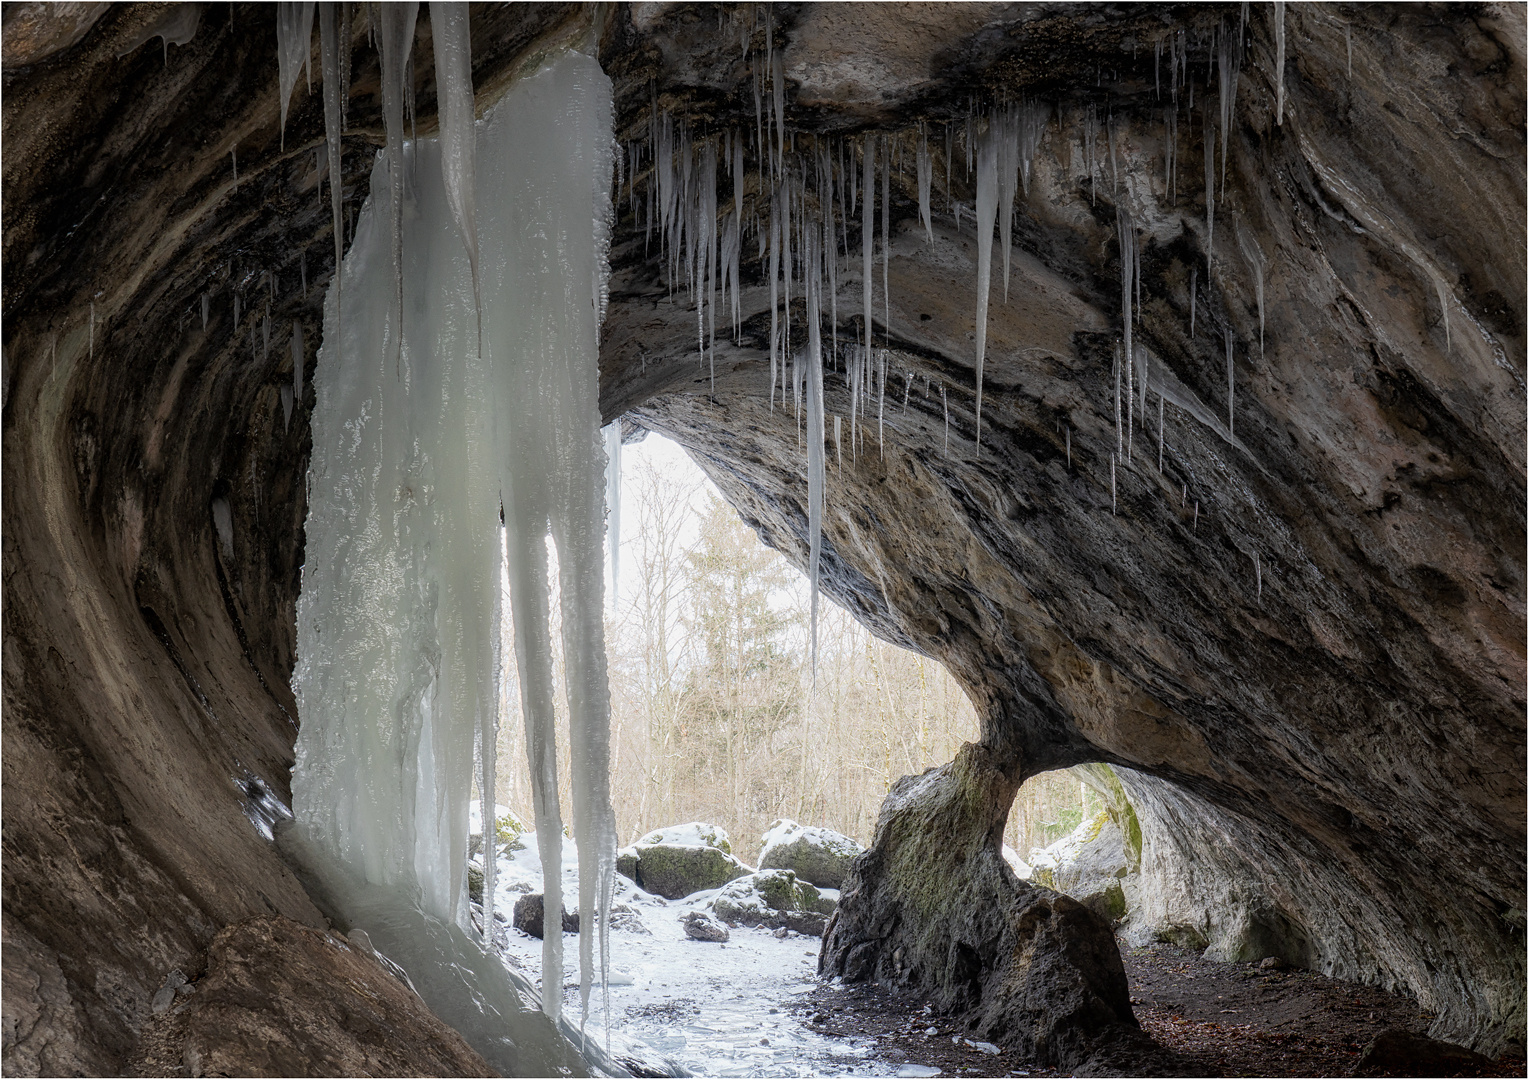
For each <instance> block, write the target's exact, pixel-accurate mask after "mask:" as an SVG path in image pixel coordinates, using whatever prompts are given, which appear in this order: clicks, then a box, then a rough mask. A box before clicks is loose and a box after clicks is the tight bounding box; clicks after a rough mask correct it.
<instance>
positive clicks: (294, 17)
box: [268, 0, 313, 150]
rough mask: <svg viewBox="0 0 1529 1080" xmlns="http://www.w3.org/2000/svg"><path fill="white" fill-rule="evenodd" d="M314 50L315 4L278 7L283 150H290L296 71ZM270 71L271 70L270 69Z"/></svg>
mask: <svg viewBox="0 0 1529 1080" xmlns="http://www.w3.org/2000/svg"><path fill="white" fill-rule="evenodd" d="M312 49H313V0H304V2H302V3H296V4H287V3H282V4H277V5H276V68H277V82H278V84H279V85H280V91H279V92H280V94H281V148H282V149H283V150H285V149H286V147H287V105H288V103H289V102H290V101H291V98H292V91H293V90H294V89H296V87H297V70H298V68H300V67H302V66H303V65H304V64H306V63H308V58H309V56H310V55H311V53H312ZM268 70H269V69H268Z"/></svg>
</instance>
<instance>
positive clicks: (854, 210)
mask: <svg viewBox="0 0 1529 1080" xmlns="http://www.w3.org/2000/svg"><path fill="white" fill-rule="evenodd" d="M769 19H770V17H769V16H768V15H767V16H766V24H765V27H764V35H763V37H764V49H763V50H762V52H759V53H757V54H756V59H757V61H758V62H757V63H756V64H755V65H754V68H753V70H754V77H753V89H754V105H755V109H754V114H755V115H754V121H755V122H754V125H753V126H752V128H744V129H727V130H723V131H719V132H698V131H695V130H693V129H692V127H691V125H690V124H689V123H687V122H685V121H684V120H682V119H676V118H675V117H674V116H672V115H671V114H670V113H669V112H668V111H667V110H665V109H664V108H662V107H661V106H660V103H659V102H658V100H657V99H656V97H655V99H654V101H653V103H652V108H651V110H650V119H649V127H648V131H647V138H646V140H644V141H641V142H633V143H629V144H627V145H626V146H625V147H624V148H623V151H622V154H621V159H622V164H623V166H624V171H625V175H626V177H627V184H626V198H627V200H628V204H629V209H630V210H631V212H632V214H633V215H634V218H635V219H636V220H637V221H638V223H639V226H640V228H641V229H642V232H643V235H644V239H645V241H646V243H647V244H648V245H650V247H651V246H652V245H654V244H656V245H657V246H658V249H659V252H658V254H659V258H660V261H661V263H662V265H663V266H664V267H665V269H666V271H667V279H668V281H669V282H670V283H671V287H676V286H677V287H678V288H680V289H683V290H684V291H686V292H688V293H689V295H690V297H691V298H692V301H693V303H694V307H695V315H696V348H697V356H698V358H699V359H700V360H701V362H702V363H704V364H706V365H707V366H708V369H709V372H710V375H711V379H712V383H713V386H714V385H715V375H716V368H715V363H716V347H717V322H718V308H719V306H721V307H723V308H724V309H725V311H726V315H724V330H725V331H727V330H730V331H731V333H732V335H733V337H734V340H735V341H736V340H737V339H738V336H739V334H740V325H739V321H740V311H741V301H740V291H741V288H742V278H741V276H740V270H739V264H740V260H741V258H742V254H743V251H744V246H745V244H747V243H749V242H753V243H754V244H755V245H756V247H755V250H756V251H757V255H758V258H759V261H760V265H761V268H762V269H764V271H765V273H764V275H763V276H765V277H766V279H767V287H768V290H769V306H770V328H769V339H768V354H769V362H770V405H771V408H774V406H775V403H776V395H777V393H779V394H780V397H781V401H782V402H783V403H784V402H785V400H786V398H787V397H789V398H790V399H791V402H792V405H793V407H794V409H795V411H796V415H797V420H798V427H799V429H800V426H801V421H802V418H803V413H804V411H805V418H806V428H807V431H806V444H807V463H806V465H807V477H808V529H809V555H808V561H809V570H808V572H809V580H810V587H811V596H812V600H811V609H812V613H813V614H812V642H813V646H812V653H813V656H814V658H815V657H816V640H817V631H816V627H817V619H816V612H817V608H818V564H819V561H820V556H821V528H820V526H821V520H822V506H823V477H824V468H823V455H824V453H825V450H826V437H827V432H826V424H825V417H824V402H823V390H822V381H823V376H824V369H825V365H826V366H829V368H830V369H831V370H842V371H843V374H844V377H845V382H846V384H847V388H848V390H849V391H850V393H849V428H850V444H851V454H852V456H853V455H857V454H858V453H859V450H860V448H861V446H862V440H863V432H865V431H866V430H867V429H868V427H869V425H868V422H867V420H866V419H863V416H865V415H868V410H869V409H871V408H872V407H874V408H875V411H876V427H877V438H878V442H880V441H881V437H882V429H883V425H884V419H885V396H886V387H887V379H888V374H887V368H888V355H887V350H886V349H885V348H877V347H876V344H875V336H876V333H877V327H876V321H877V316H878V311H877V305H876V303H875V288H876V269H877V266H876V235H877V225H878V220H877V214H876V211H877V201H878V200H877V190H878V188H879V189H880V200H879V201H880V218H879V227H880V248H881V251H880V255H881V258H880V271H881V275H880V276H881V283H880V284H881V301H882V303H881V309H880V312H879V315H880V323H881V327H880V331H881V333H882V335H883V341H884V342H886V341H890V337H891V333H892V328H891V321H892V313H891V295H890V270H889V265H890V252H891V236H890V232H891V229H890V222H891V207H892V176H893V174H894V173H897V172H900V170H901V169H902V167H903V162H902V160H901V154H902V151H903V148H904V144H903V142H902V141H901V140H894V139H892V138H890V137H887V136H884V135H877V134H868V135H864V136H860V137H847V138H839V137H822V136H817V135H808V134H802V133H798V132H794V131H792V130H791V129H790V128H789V126H788V124H787V120H786V116H785V78H784V72H783V68H782V57H781V54H780V53H779V52H778V51H776V50H775V48H774V41H773V38H774V31H773V24H772V23H771V22H770V21H769ZM757 29H758V27H757V26H753V25H751V26H748V27H745V28H744V34H743V46H744V49H743V51H744V54H745V57H747V56H748V54H749V51H750V49H751V48H752V43H753V37H754V33H755V31H757ZM1050 112H1051V110H1050V106H1049V105H1044V104H1041V103H1038V102H1024V103H1013V104H1003V105H1000V106H998V107H997V108H994V109H992V110H989V111H988V112H986V113H980V112H976V111H974V112H973V113H972V114H971V115H970V116H968V117H967V118H966V120H965V122H964V124H949V125H947V127H946V140H945V159H946V166H945V167H946V174H947V177H948V176H949V171H950V167H951V153H952V142H953V137H954V134H955V133H956V132H957V130H960V129H964V134H965V142H966V147H967V157H968V162H967V164H968V170H970V168H971V165H972V162H971V157H972V153H973V148H976V154H977V158H978V162H977V176H978V181H977V186H978V198H977V203H978V206H977V218H978V235H979V239H980V238H983V237H985V240H982V241H981V242H980V243H979V248H980V253H979V272H978V282H977V297H976V305H975V306H976V326H977V342H976V355H975V364H976V372H977V388H978V389H977V418H978V438H979V441H980V432H981V403H982V389H981V387H982V367H983V360H984V356H985V352H986V323H987V308H988V292H989V285H990V279H991V276H992V275H991V266H992V254H993V252H992V237H993V228H994V224H995V222H998V221H1000V220H1001V233H1002V240H1003V244H1002V249H1001V250H1002V253H1003V266H1004V290H1005V296H1007V291H1008V282H1009V267H1010V252H1011V250H1012V232H1013V216H1014V203H1015V199H1016V193H1017V191H1018V190H1019V189H1020V188H1021V187H1022V188H1023V189H1024V190H1025V191H1026V192H1028V190H1029V185H1030V172H1031V162H1032V160H1033V159H1034V156H1035V151H1036V148H1037V147H1038V145H1039V142H1040V138H1041V134H1042V131H1043V129H1044V126H1045V123H1046V121H1047V119H1048V118H1049V116H1050ZM746 153H748V154H750V155H751V156H752V158H753V163H754V165H755V169H756V175H757V182H756V183H755V184H749V183H746V177H747V176H748V175H749V173H748V170H747V169H746V166H745V154H746ZM857 158H858V160H857ZM914 165H915V169H916V174H917V185H918V201H919V219H920V221H921V223H922V224H923V226H924V229H925V232H926V235H927V237H928V238H929V239H930V240H932V239H933V236H934V232H933V223H932V210H931V205H930V203H931V192H932V187H933V183H932V181H933V165H932V157H931V153H930V146H929V139H928V134H927V132H926V131H925V130H924V129H923V128H922V127H921V128H920V130H919V132H918V138H917V143H916V148H915V161H914ZM724 179H725V180H726V181H730V183H728V184H727V185H725V186H724V185H723V183H722V182H723V180H724ZM729 188H730V189H731V190H730V193H731V196H732V197H731V200H730V201H722V202H720V203H719V198H718V193H719V191H721V192H722V193H723V194H724V195H726V194H727V193H728V191H729ZM955 209H956V211H957V213H958V215H959V207H956V208H955ZM857 231H858V234H859V236H858V239H859V245H858V247H859V251H858V255H859V259H858V263H859V266H858V268H857V267H855V265H854V264H855V262H856V261H857V260H855V258H854V255H855V253H854V252H853V251H852V243H853V240H854V239H855V235H854V234H855V233H856V232H857ZM856 269H858V271H859V277H860V305H859V307H860V312H859V314H860V326H859V330H858V333H857V334H856V338H857V339H856V340H854V341H845V342H841V341H840V339H839V328H840V321H839V306H838V305H839V300H840V293H841V279H843V278H845V277H848V276H852V275H853V273H854V271H855V270H856ZM798 300H800V301H803V302H804V307H805V311H804V312H802V313H800V314H798V316H797V319H798V325H799V324H800V321H801V318H802V315H803V314H804V315H805V321H806V331H807V333H806V337H807V340H806V341H805V342H803V341H801V340H800V335H798V339H797V340H796V341H795V342H793V340H792V335H793V321H792V312H793V310H794V308H793V304H794V302H796V301H798ZM729 316H730V324H729V318H728V317H729ZM825 316H826V318H827V321H828V334H827V338H828V340H827V341H826V342H825V341H824V340H823V337H824V335H823V325H822V320H823V318H824V317H825ZM907 383H908V387H909V388H911V384H912V377H911V374H910V375H908V376H907ZM941 393H942V395H943V393H944V390H943V388H942V390H941ZM905 398H906V394H905ZM841 419H842V418H840V417H837V416H836V417H834V444H835V447H836V450H837V452H838V453H839V455H840V457H841V458H842V456H843V446H842V424H841Z"/></svg>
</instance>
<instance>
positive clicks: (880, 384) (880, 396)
mask: <svg viewBox="0 0 1529 1080" xmlns="http://www.w3.org/2000/svg"><path fill="white" fill-rule="evenodd" d="M877 358H878V359H879V360H880V361H881V371H880V372H879V378H878V381H877V384H876V387H877V389H876V446H877V448H878V449H879V450H880V451H881V456H882V457H883V458H885V457H886V456H887V444H886V442H885V441H884V440H883V439H882V427H881V424H882V419H883V417H885V416H886V412H887V350H885V349H882V350H881V352H880V354H878V357H877Z"/></svg>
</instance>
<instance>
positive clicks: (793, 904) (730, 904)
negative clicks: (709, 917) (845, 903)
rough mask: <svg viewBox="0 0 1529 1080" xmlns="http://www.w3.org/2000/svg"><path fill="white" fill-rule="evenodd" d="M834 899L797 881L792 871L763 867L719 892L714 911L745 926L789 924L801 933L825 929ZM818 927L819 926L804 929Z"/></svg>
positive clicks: (819, 931) (818, 931)
mask: <svg viewBox="0 0 1529 1080" xmlns="http://www.w3.org/2000/svg"><path fill="white" fill-rule="evenodd" d="M834 907H835V904H834V901H833V900H832V899H831V898H830V897H826V896H824V895H823V894H822V893H820V892H818V890H817V889H816V888H815V887H813V886H812V884H810V883H809V882H806V881H799V880H797V876H796V874H795V873H793V872H792V871H790V870H761V871H759V872H758V873H755V874H749V875H748V876H747V877H741V878H738V879H737V880H736V881H732V882H729V883H728V885H727V886H726V887H725V888H724V889H723V890H722V891H721V892H720V893H718V894H717V898H716V900H714V901H713V902H712V910H713V911H715V912H716V913H717V916H718V917H719V918H722V919H726V920H727V921H728V922H733V923H742V924H743V925H745V926H769V927H778V926H786V927H789V928H790V929H793V930H797V931H799V932H801V933H816V934H821V933H822V932H823V930H822V927H823V916H825V915H831V914H832V913H833V909H834ZM806 926H815V927H816V928H817V929H816V930H812V929H804V928H803V927H806Z"/></svg>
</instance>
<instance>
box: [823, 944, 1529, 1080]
mask: <svg viewBox="0 0 1529 1080" xmlns="http://www.w3.org/2000/svg"><path fill="white" fill-rule="evenodd" d="M1121 957H1122V959H1123V960H1124V961H1125V967H1126V976H1127V978H1128V979H1129V981H1130V986H1131V1004H1132V1006H1133V1008H1134V1009H1135V1012H1136V1018H1137V1019H1138V1020H1139V1021H1140V1022H1141V1026H1142V1028H1143V1029H1144V1030H1145V1031H1146V1032H1147V1033H1148V1034H1149V1035H1151V1036H1152V1037H1153V1038H1154V1039H1156V1040H1157V1041H1158V1042H1159V1043H1160V1044H1161V1045H1162V1046H1163V1047H1164V1048H1166V1049H1167V1050H1169V1051H1171V1052H1173V1053H1175V1054H1177V1055H1180V1056H1181V1057H1182V1058H1183V1059H1185V1060H1186V1062H1189V1063H1193V1066H1194V1068H1193V1069H1186V1070H1185V1071H1186V1072H1191V1071H1192V1072H1197V1073H1200V1074H1201V1075H1207V1076H1349V1075H1352V1074H1353V1070H1354V1068H1355V1066H1356V1064H1357V1063H1358V1061H1359V1057H1360V1053H1361V1051H1362V1050H1363V1049H1364V1047H1365V1046H1366V1045H1367V1044H1368V1043H1369V1042H1370V1041H1371V1040H1372V1039H1373V1038H1374V1037H1375V1036H1376V1035H1378V1034H1380V1032H1382V1031H1383V1030H1385V1029H1387V1028H1405V1029H1407V1030H1409V1031H1415V1032H1419V1033H1421V1032H1425V1031H1426V1030H1427V1028H1428V1024H1429V1021H1430V1020H1431V1019H1432V1018H1431V1017H1430V1016H1428V1015H1427V1014H1426V1013H1423V1012H1422V1011H1421V1010H1419V1009H1418V1007H1417V1003H1416V1002H1415V1001H1413V1000H1411V999H1410V998H1407V997H1404V996H1402V995H1399V994H1388V993H1386V992H1385V991H1383V990H1378V989H1376V988H1374V987H1368V986H1360V985H1357V984H1355V983H1348V982H1342V981H1340V980H1337V979H1328V978H1324V977H1323V976H1321V975H1316V974H1313V973H1312V972H1309V971H1296V970H1289V969H1285V970H1269V969H1265V968H1262V967H1260V966H1259V965H1257V964H1228V963H1220V962H1217V961H1214V960H1205V959H1203V958H1202V957H1201V956H1200V955H1199V954H1198V953H1196V952H1193V951H1190V950H1187V949H1179V948H1175V947H1174V946H1171V945H1160V946H1153V947H1150V948H1143V949H1131V948H1126V947H1122V948H1121ZM793 1011H796V1012H798V1013H799V1014H800V1016H801V1018H802V1021H803V1022H804V1023H805V1024H806V1025H807V1026H808V1027H810V1028H812V1029H813V1030H815V1031H818V1032H821V1033H823V1034H832V1035H845V1036H860V1037H865V1038H873V1039H875V1040H876V1041H877V1043H878V1044H879V1049H878V1051H877V1053H876V1055H875V1057H876V1058H877V1059H879V1060H882V1061H885V1062H888V1063H889V1064H893V1065H898V1064H902V1063H908V1064H912V1065H920V1066H925V1067H928V1068H937V1069H939V1070H940V1075H943V1076H1058V1075H1063V1074H1059V1073H1057V1072H1056V1071H1055V1070H1051V1069H1046V1068H1043V1067H1040V1066H1037V1065H1036V1064H1034V1063H1033V1062H1029V1061H1026V1060H1024V1059H1023V1058H1022V1057H1020V1056H1019V1055H1018V1054H1015V1053H1012V1052H1009V1051H1001V1052H999V1053H996V1054H995V1053H993V1052H991V1051H992V1049H996V1048H989V1047H987V1046H986V1045H985V1044H979V1045H974V1044H973V1041H971V1040H970V1039H969V1037H968V1034H967V1032H965V1031H964V1030H963V1029H962V1028H961V1026H960V1025H959V1024H957V1023H954V1022H951V1021H950V1020H949V1019H948V1018H945V1017H940V1016H937V1015H934V1014H933V1012H932V1011H931V1010H929V1009H928V1008H927V1007H925V1006H921V1005H920V1004H919V1003H917V1002H913V1001H910V1000H909V999H906V998H898V997H894V996H892V995H890V994H888V993H887V992H886V991H884V990H881V989H879V988H877V987H872V986H863V985H850V986H842V985H841V986H834V985H825V986H824V987H822V988H821V989H819V990H818V991H816V992H814V993H812V994H808V995H804V997H803V999H801V1000H799V1001H798V1002H796V1003H794V1004H793ZM924 1075H927V1074H924ZM1454 1075H1470V1076H1523V1075H1524V1061H1523V1060H1522V1059H1517V1060H1513V1059H1503V1060H1501V1061H1499V1062H1497V1066H1496V1068H1487V1069H1483V1070H1473V1071H1468V1072H1464V1073H1455V1074H1454Z"/></svg>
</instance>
